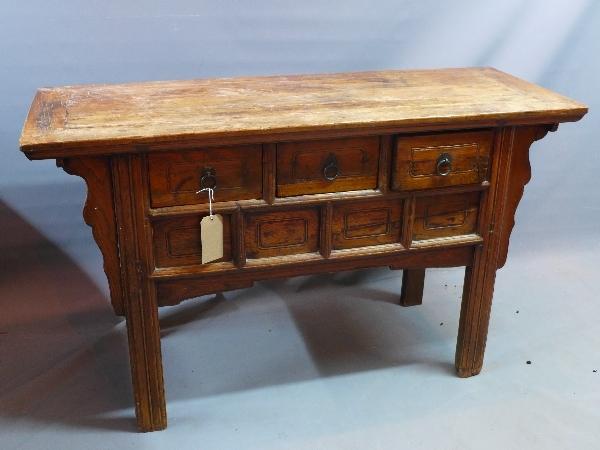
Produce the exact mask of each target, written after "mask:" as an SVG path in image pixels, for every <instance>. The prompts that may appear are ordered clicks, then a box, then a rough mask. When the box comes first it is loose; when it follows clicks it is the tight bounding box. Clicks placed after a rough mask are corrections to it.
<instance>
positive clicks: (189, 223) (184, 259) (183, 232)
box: [153, 214, 231, 267]
mask: <svg viewBox="0 0 600 450" xmlns="http://www.w3.org/2000/svg"><path fill="white" fill-rule="evenodd" d="M202 217H203V216H191V217H178V218H170V219H161V220H158V221H157V222H155V223H154V224H153V240H154V259H155V261H156V266H157V267H176V266H187V265H192V264H202V242H201V240H200V221H201V220H202ZM230 260H231V216H229V215H227V214H224V215H223V258H221V259H219V260H217V261H213V262H219V261H230ZM210 264H212V262H211V263H208V264H207V265H210Z"/></svg>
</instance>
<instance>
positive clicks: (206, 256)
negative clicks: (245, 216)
mask: <svg viewBox="0 0 600 450" xmlns="http://www.w3.org/2000/svg"><path fill="white" fill-rule="evenodd" d="M200 239H201V241H202V264H206V263H208V262H211V261H215V260H217V259H221V258H222V257H223V216H221V214H213V215H212V216H205V217H203V218H202V221H200Z"/></svg>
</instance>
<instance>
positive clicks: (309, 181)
mask: <svg viewBox="0 0 600 450" xmlns="http://www.w3.org/2000/svg"><path fill="white" fill-rule="evenodd" d="M378 160H379V138H378V137H376V136H375V137H372V136H369V137H359V138H348V139H329V140H318V141H304V142H286V143H281V144H277V195H278V196H280V197H288V196H292V195H303V194H317V193H322V192H340V191H354V190H359V189H375V188H376V187H377V167H378ZM326 177H329V178H330V179H327V178H326Z"/></svg>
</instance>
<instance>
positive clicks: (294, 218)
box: [244, 208, 319, 258]
mask: <svg viewBox="0 0 600 450" xmlns="http://www.w3.org/2000/svg"><path fill="white" fill-rule="evenodd" d="M244 233H245V243H246V256H247V257H248V258H265V257H269V256H283V255H293V254H297V253H311V252H316V251H317V250H318V249H319V213H318V210H317V209H316V208H312V209H295V210H284V211H276V212H268V213H255V214H248V215H247V216H246V221H245V231H244Z"/></svg>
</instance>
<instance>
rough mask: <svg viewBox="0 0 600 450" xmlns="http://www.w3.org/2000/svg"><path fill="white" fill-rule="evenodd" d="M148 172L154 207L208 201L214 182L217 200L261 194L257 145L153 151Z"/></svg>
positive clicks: (253, 197) (259, 147) (242, 198)
mask: <svg viewBox="0 0 600 450" xmlns="http://www.w3.org/2000/svg"><path fill="white" fill-rule="evenodd" d="M148 171H149V178H150V196H151V199H152V206H153V207H162V206H175V205H191V204H198V203H208V196H207V195H206V194H205V193H202V194H196V192H197V191H198V190H200V189H202V187H212V184H213V183H214V184H215V201H217V202H225V201H231V200H246V199H255V198H260V197H261V196H262V147H261V146H260V145H247V146H239V147H228V148H207V149H199V150H188V151H169V152H160V153H152V154H150V155H149V156H148Z"/></svg>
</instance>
